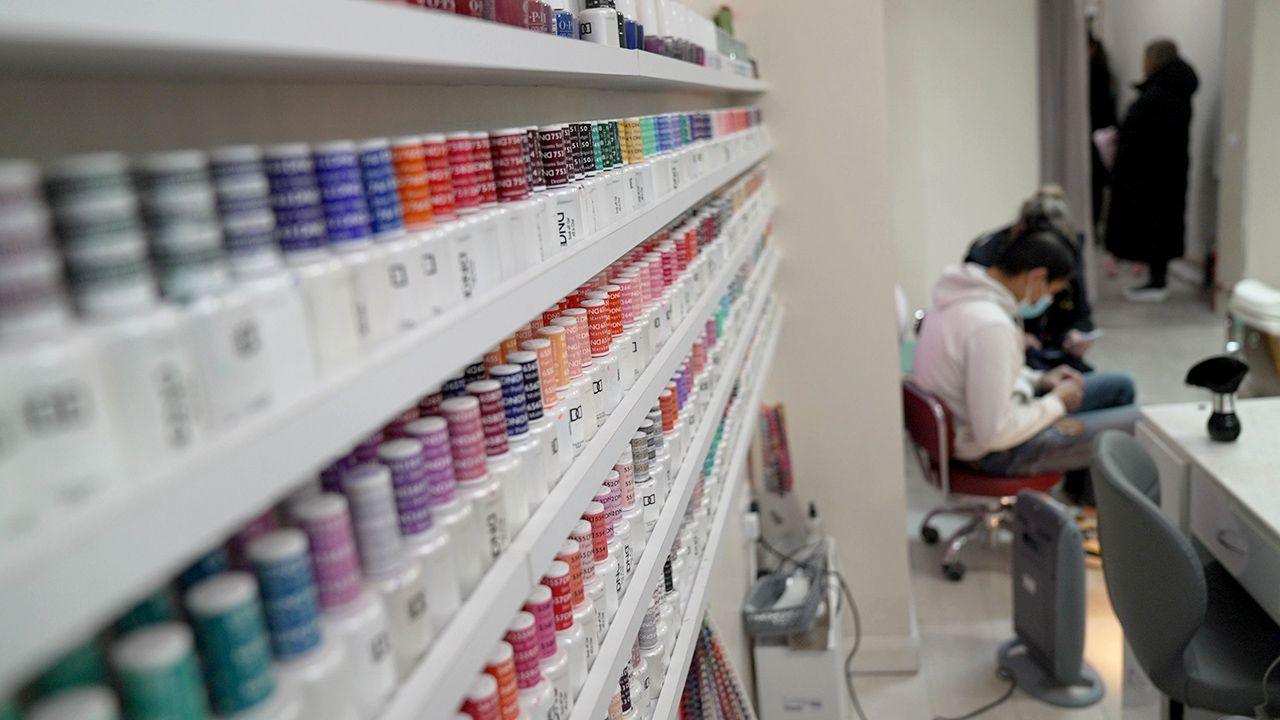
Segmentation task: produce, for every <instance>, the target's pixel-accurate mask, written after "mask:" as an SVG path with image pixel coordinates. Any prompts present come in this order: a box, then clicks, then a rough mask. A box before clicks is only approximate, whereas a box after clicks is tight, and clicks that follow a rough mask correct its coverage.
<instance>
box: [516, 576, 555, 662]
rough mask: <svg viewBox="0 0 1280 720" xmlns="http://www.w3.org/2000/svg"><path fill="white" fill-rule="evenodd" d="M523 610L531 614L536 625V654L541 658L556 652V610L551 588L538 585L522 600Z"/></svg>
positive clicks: (551, 655)
mask: <svg viewBox="0 0 1280 720" xmlns="http://www.w3.org/2000/svg"><path fill="white" fill-rule="evenodd" d="M524 610H525V612H527V613H529V614H530V615H533V619H534V620H535V621H536V622H537V625H538V656H539V657H540V658H542V659H543V660H546V659H547V658H551V657H554V656H555V654H556V611H555V602H554V600H553V598H552V595H551V588H549V587H547V586H546V585H538V586H537V587H535V588H534V589H533V592H531V593H529V597H528V599H527V600H525V601H524Z"/></svg>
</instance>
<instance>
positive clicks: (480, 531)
mask: <svg viewBox="0 0 1280 720" xmlns="http://www.w3.org/2000/svg"><path fill="white" fill-rule="evenodd" d="M405 433H406V434H408V435H409V436H410V437H412V438H414V439H415V440H417V441H418V442H420V443H422V453H423V459H424V467H425V472H426V479H427V485H428V487H429V489H430V493H431V513H432V516H433V518H434V521H435V523H436V525H437V526H438V527H440V528H441V529H442V530H443V531H444V533H445V534H446V535H448V537H449V543H450V548H451V552H452V555H453V567H454V571H455V573H456V574H457V577H458V590H459V596H460V598H462V599H465V598H466V597H468V596H469V595H470V594H471V591H472V590H474V589H475V586H476V584H477V583H479V582H480V578H481V577H483V576H484V568H485V564H486V562H487V558H488V556H489V553H488V543H487V539H486V538H487V531H486V529H485V528H484V527H483V526H482V525H481V524H480V522H479V520H478V517H477V515H476V514H475V513H474V512H473V511H472V507H471V502H470V501H469V500H467V499H465V498H462V497H459V495H458V493H457V481H456V479H455V477H454V474H453V455H452V452H451V450H450V447H449V428H448V423H446V422H445V419H444V418H442V417H424V418H419V419H418V420H414V421H413V422H411V423H409V424H408V425H406V426H405Z"/></svg>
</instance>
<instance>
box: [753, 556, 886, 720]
mask: <svg viewBox="0 0 1280 720" xmlns="http://www.w3.org/2000/svg"><path fill="white" fill-rule="evenodd" d="M756 542H758V543H760V546H761V547H763V548H764V549H765V550H768V551H769V552H771V553H773V554H774V555H776V556H778V558H779V559H781V560H783V561H784V562H785V561H790V562H791V563H793V564H794V565H796V566H797V567H801V568H804V569H806V570H812V569H813V566H811V565H810V564H809V562H808V561H807V560H800V559H798V558H796V557H795V556H793V555H788V554H787V553H784V552H782V551H781V550H779V549H777V548H775V547H774V546H772V545H770V544H769V543H768V541H766V540H765V539H764V538H758V539H757V540H756ZM820 542H821V541H819V543H814V544H812V545H808V546H806V547H804V548H802V549H801V551H802V552H805V554H808V551H810V550H812V549H813V548H815V547H817V545H818V544H820ZM782 567H785V565H783V566H782ZM782 567H779V568H778V569H779V570H781V569H782ZM823 572H824V573H825V574H827V575H834V576H835V578H836V580H837V581H839V583H840V592H841V594H842V595H844V598H845V600H847V602H846V603H845V604H846V605H848V606H849V612H850V614H852V615H853V649H852V650H850V651H849V654H848V655H846V656H845V658H844V687H845V690H847V691H848V693H849V702H850V704H852V705H853V711H854V712H855V713H857V715H858V718H859V720H867V714H866V712H864V711H863V710H862V702H861V701H860V700H859V699H858V691H857V689H855V688H854V686H853V658H854V657H855V656H856V655H857V654H858V649H859V648H861V647H862V615H861V613H859V612H858V603H857V602H856V601H855V600H854V599H853V592H852V591H850V590H849V584H848V583H847V582H845V580H844V575H843V574H841V573H840V572H839V571H837V570H824V571H823Z"/></svg>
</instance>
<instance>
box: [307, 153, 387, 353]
mask: <svg viewBox="0 0 1280 720" xmlns="http://www.w3.org/2000/svg"><path fill="white" fill-rule="evenodd" d="M312 158H313V161H314V163H315V169H316V181H317V185H318V187H319V188H320V199H321V203H322V205H323V207H324V216H325V225H326V227H327V228H328V237H329V248H330V249H331V250H332V251H333V253H334V255H335V256H336V257H337V258H339V259H340V260H341V261H342V263H343V264H344V265H345V266H346V267H347V270H348V272H349V273H350V274H351V286H352V290H353V293H354V298H355V303H356V306H355V307H356V319H357V323H358V324H357V328H358V330H359V333H360V338H361V342H362V344H363V346H364V349H365V350H366V351H368V350H370V349H372V348H375V347H378V346H380V345H381V344H382V343H384V342H386V341H387V340H388V339H389V338H391V337H392V336H393V335H395V334H396V333H397V332H399V328H398V318H397V317H396V314H395V304H394V302H393V300H392V295H391V286H390V284H389V283H388V282H387V277H388V256H387V252H386V248H384V247H380V246H377V245H374V244H373V229H372V228H371V227H370V225H369V206H368V204H367V203H366V202H365V197H364V185H363V183H362V180H361V177H360V163H359V160H358V159H357V158H356V146H355V143H353V142H351V141H350V140H334V141H330V142H325V143H320V144H318V145H316V146H315V149H314V152H313V153H312Z"/></svg>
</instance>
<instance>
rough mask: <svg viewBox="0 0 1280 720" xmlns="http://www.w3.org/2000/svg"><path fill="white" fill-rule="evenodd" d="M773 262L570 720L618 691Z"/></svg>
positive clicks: (758, 313) (594, 714)
mask: <svg viewBox="0 0 1280 720" xmlns="http://www.w3.org/2000/svg"><path fill="white" fill-rule="evenodd" d="M778 263H779V258H778V254H777V251H774V250H768V251H766V255H765V256H764V257H763V258H761V260H760V264H759V266H758V267H757V269H756V271H755V273H756V277H757V279H758V281H759V284H758V285H757V287H758V289H757V291H756V292H757V293H758V294H757V296H756V297H755V298H754V301H753V305H752V307H751V308H750V311H749V312H748V313H747V315H746V317H747V318H748V320H747V323H746V325H745V326H744V328H743V330H742V333H741V335H740V336H739V338H738V340H737V344H736V345H735V346H734V348H733V351H732V353H731V354H730V356H729V357H730V360H729V362H728V364H727V365H726V367H725V369H724V371H723V374H722V375H721V379H720V382H719V384H718V385H717V386H716V389H715V394H714V395H713V396H712V399H711V402H710V404H709V405H708V408H707V411H706V412H705V413H704V414H703V417H702V422H701V424H700V425H699V426H698V431H697V434H696V435H694V437H693V440H692V442H691V444H690V450H689V451H687V452H686V454H685V457H684V460H683V462H682V463H681V465H680V471H679V473H678V475H677V476H676V478H675V480H673V481H672V484H671V490H670V491H669V493H668V494H667V499H666V503H665V505H664V506H663V508H662V513H661V515H660V516H659V518H658V523H657V525H656V526H655V527H654V529H653V533H652V534H651V535H650V536H649V542H648V545H646V546H645V549H644V552H643V553H641V556H640V562H639V564H638V565H637V567H636V569H635V571H634V573H633V574H632V576H631V580H630V581H629V583H628V586H627V591H626V593H625V594H624V595H623V597H622V599H621V601H620V602H619V605H618V610H617V612H616V613H615V614H614V617H613V623H612V624H611V625H610V627H609V632H608V633H606V634H605V637H604V639H603V640H602V641H601V643H600V646H599V650H597V652H596V659H595V662H594V664H593V665H592V666H591V671H590V673H588V675H587V681H586V684H585V685H584V686H583V688H582V691H581V693H580V694H579V695H578V699H577V701H576V702H575V704H574V707H573V711H572V712H571V714H570V716H569V718H570V720H596V719H597V718H600V717H603V716H604V715H605V714H607V710H608V706H609V701H610V700H611V699H612V697H613V693H614V692H615V691H616V690H617V685H618V677H619V676H620V675H621V673H622V668H623V666H624V665H625V664H626V662H627V660H628V659H629V658H630V657H631V646H632V644H633V643H634V642H635V638H636V634H637V633H638V632H639V630H640V623H641V621H642V620H643V619H644V613H645V609H646V608H647V607H648V605H649V601H650V598H651V597H652V595H653V593H652V591H653V588H654V586H655V585H656V584H657V583H658V579H659V578H660V577H661V576H662V569H663V563H664V562H665V561H666V558H667V553H668V552H669V551H670V550H671V545H672V543H673V542H674V540H675V536H676V534H677V532H678V531H679V529H680V521H681V519H682V518H683V517H684V512H685V507H686V506H687V505H688V503H689V497H690V496H691V495H692V493H693V487H694V485H695V484H696V479H697V478H696V475H697V473H699V472H701V470H702V464H703V461H704V460H705V458H706V455H707V452H708V451H709V450H710V446H711V439H712V438H713V437H714V436H715V430H716V426H717V425H718V424H719V421H720V416H721V413H722V412H723V410H724V407H725V404H726V403H727V402H728V400H729V395H730V392H731V390H732V389H733V386H734V384H735V382H736V381H737V378H738V374H739V370H740V368H741V367H742V364H743V361H744V358H745V356H746V353H747V349H748V348H749V347H751V341H752V339H753V338H754V337H756V335H757V333H758V331H759V329H760V328H759V325H760V322H759V321H760V319H761V318H762V316H763V313H764V309H765V307H767V304H768V300H769V295H770V288H771V287H772V284H773V278H774V276H775V275H776V273H777V270H778Z"/></svg>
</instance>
